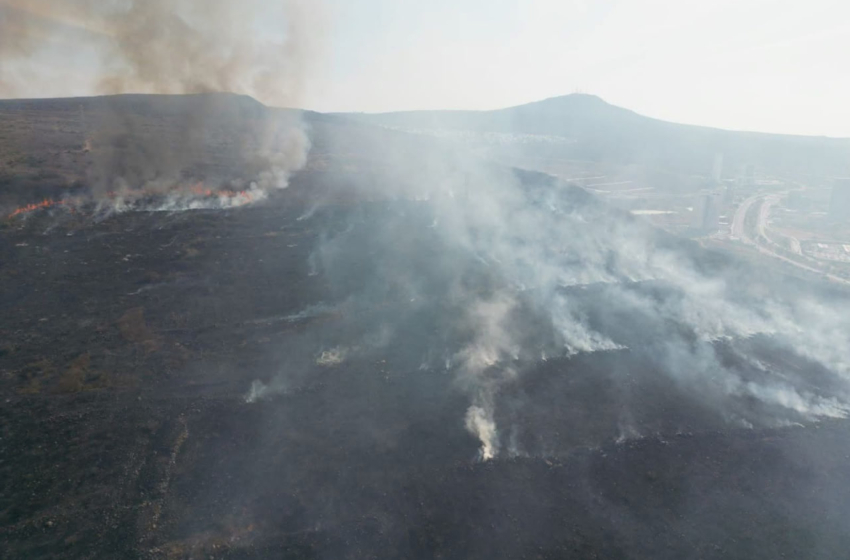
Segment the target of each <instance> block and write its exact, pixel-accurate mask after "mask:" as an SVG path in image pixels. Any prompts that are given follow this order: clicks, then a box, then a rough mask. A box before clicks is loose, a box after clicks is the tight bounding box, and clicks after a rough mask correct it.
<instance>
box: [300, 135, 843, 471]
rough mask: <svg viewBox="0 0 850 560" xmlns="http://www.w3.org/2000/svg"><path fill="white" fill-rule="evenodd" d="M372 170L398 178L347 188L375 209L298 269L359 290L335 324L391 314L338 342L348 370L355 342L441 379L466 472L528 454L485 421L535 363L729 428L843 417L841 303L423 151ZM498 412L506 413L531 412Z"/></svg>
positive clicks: (509, 426)
mask: <svg viewBox="0 0 850 560" xmlns="http://www.w3.org/2000/svg"><path fill="white" fill-rule="evenodd" d="M383 156H384V158H385V160H386V158H390V159H392V161H389V162H387V161H385V162H384V163H385V164H386V165H388V166H391V167H392V168H394V169H398V170H405V172H404V173H400V174H399V175H398V176H397V177H395V178H394V180H392V179H391V180H387V181H383V182H380V183H370V184H369V185H364V186H363V188H364V192H366V193H368V196H369V197H371V198H373V199H377V200H382V201H383V202H380V203H372V204H370V205H369V207H370V208H372V210H370V212H371V213H370V214H369V215H368V216H362V217H354V218H351V219H350V223H348V224H347V226H346V227H344V228H343V227H342V226H337V229H336V231H335V232H329V234H328V236H327V239H326V240H325V242H324V243H323V244H322V246H321V247H319V249H318V250H317V252H316V256H315V257H314V259H315V260H316V261H317V262H319V263H321V266H320V268H321V269H322V270H323V271H324V273H325V274H326V275H327V276H328V277H329V278H330V279H331V281H332V283H338V284H340V285H341V286H350V285H351V278H352V277H363V280H362V282H361V283H359V284H357V285H356V286H354V288H353V290H350V291H346V290H342V289H341V292H344V293H345V294H346V297H347V298H348V300H347V301H348V303H347V305H348V306H350V307H353V308H355V309H356V311H355V312H353V313H352V315H354V316H358V317H366V316H370V315H374V314H375V313H376V311H375V310H376V309H380V308H382V307H386V306H387V305H388V303H387V302H388V301H393V300H395V301H397V302H399V303H398V306H397V307H394V308H393V309H394V311H393V313H392V314H380V316H379V318H376V319H373V320H371V322H365V326H364V324H359V326H358V328H359V329H360V332H362V330H363V329H364V328H365V329H367V331H368V330H369V329H373V331H374V332H370V333H368V334H367V335H365V336H362V335H361V338H360V339H359V340H357V341H356V342H352V340H351V338H350V337H351V336H357V335H356V334H352V332H351V331H348V332H345V333H344V337H346V338H343V340H345V343H346V344H348V345H349V346H357V347H358V348H359V349H360V352H361V353H362V352H365V349H367V348H369V347H370V343H369V342H368V339H369V337H371V338H372V339H373V340H379V341H380V343H379V344H378V345H374V346H372V348H373V349H374V351H375V352H376V353H383V352H386V351H388V350H389V349H392V350H393V351H394V352H401V351H402V350H399V349H405V351H407V352H409V353H411V354H416V353H419V355H424V357H422V358H421V360H420V361H421V365H419V366H416V367H417V370H418V371H427V372H431V374H432V375H436V374H437V373H436V372H439V371H446V370H448V371H450V372H452V373H453V375H454V376H455V379H456V385H457V387H458V388H459V389H460V390H461V391H463V392H464V393H465V394H466V395H467V396H468V398H469V407H468V410H467V412H466V416H465V418H464V419H463V423H464V425H465V427H466V429H467V430H468V431H469V432H470V433H472V434H474V435H475V436H476V437H477V438H478V439H479V440H480V457H481V458H482V459H485V460H486V459H491V458H494V457H497V456H499V454H500V453H503V452H507V453H508V454H512V455H516V454H528V453H535V452H540V450H539V447H538V448H536V449H523V444H522V438H521V437H517V436H516V434H520V435H522V432H523V429H524V426H522V425H514V424H513V423H512V422H515V421H516V422H522V421H523V420H522V419H521V418H522V417H523V415H522V414H513V415H512V414H509V412H511V411H502V410H501V409H500V407H502V406H503V404H501V403H503V402H504V399H503V398H502V393H503V392H504V391H505V389H506V388H509V387H512V386H514V385H515V383H516V382H517V380H521V379H522V378H523V376H526V375H527V374H528V372H530V371H532V370H535V368H539V367H540V365H541V364H543V363H546V362H547V361H549V360H551V359H556V360H558V361H559V363H560V364H562V366H561V369H560V373H559V375H564V376H569V375H571V373H570V368H571V367H572V366H571V364H574V363H585V362H584V361H583V360H586V359H590V358H588V357H589V356H593V355H599V356H604V355H615V354H616V355H618V356H619V358H618V359H616V360H615V361H612V363H616V364H618V366H617V371H612V372H610V374H607V375H611V376H613V377H614V378H615V380H616V383H618V384H622V385H623V386H628V385H629V384H635V383H638V384H640V383H644V382H646V380H645V379H641V378H642V377H645V376H647V375H652V376H656V375H661V376H664V377H665V378H666V380H667V381H666V382H665V383H662V386H663V387H665V389H664V390H665V391H675V392H678V394H680V395H681V397H682V401H683V402H684V401H685V400H687V401H688V402H693V403H698V406H699V407H701V408H704V409H705V410H707V411H710V413H711V415H712V417H713V418H714V419H715V420H716V422H719V423H724V424H726V425H729V426H733V427H753V426H780V425H787V424H791V423H798V422H810V421H817V420H818V419H821V418H835V417H845V416H847V415H848V413H850V386H848V381H850V369H849V368H848V364H850V347H848V344H847V340H848V336H850V303H848V300H847V298H846V297H833V296H834V294H830V293H829V292H828V290H827V291H826V292H823V293H822V292H820V291H818V289H816V288H813V287H812V286H807V287H794V286H790V285H785V283H784V281H783V279H782V278H781V277H779V276H776V277H772V275H770V274H767V275H766V274H760V273H759V272H758V271H756V270H754V269H753V268H751V267H750V266H749V265H748V264H746V263H742V262H738V261H735V260H734V259H731V260H729V261H728V262H725V264H723V265H722V266H721V265H717V264H711V260H712V258H713V257H711V255H710V254H708V253H706V252H705V251H703V250H701V249H699V248H698V247H696V246H695V244H693V243H691V242H688V241H684V240H676V239H674V238H672V237H671V236H667V235H665V234H662V233H661V232H659V231H657V230H655V229H654V228H652V227H651V226H650V225H649V224H647V223H645V222H643V221H641V220H640V219H637V218H634V217H632V216H630V215H628V214H626V213H622V212H619V211H615V210H613V209H611V208H609V207H607V206H606V205H605V204H603V203H601V202H600V201H598V200H596V199H594V198H593V197H592V196H591V195H589V194H587V193H585V192H583V191H581V190H580V189H577V188H575V187H570V186H568V185H565V184H561V183H558V182H556V181H542V182H541V181H540V178H539V177H538V178H536V179H535V178H532V179H531V180H530V181H528V180H525V179H523V178H522V176H518V175H517V174H515V173H513V172H511V171H510V170H506V169H498V168H495V167H493V166H491V165H488V164H485V163H483V162H480V161H477V160H476V159H474V158H471V157H466V156H464V155H462V154H459V153H448V152H445V151H440V150H430V151H429V150H423V151H418V152H415V153H411V154H404V153H403V151H401V150H395V151H393V152H389V151H387V152H384V153H383ZM535 183H536V184H535ZM376 185H383V189H384V190H383V192H377V190H379V189H380V188H381V187H378V186H376ZM346 289H347V288H346ZM379 330H380V333H381V335H380V336H378V335H377V333H378V331H379ZM387 333H389V334H387ZM437 333H439V334H437ZM340 342H341V341H340ZM329 345H332V342H331V343H330V344H329ZM417 359H419V358H417ZM647 364H649V365H648V366H647ZM421 375H427V374H426V373H423V374H421ZM636 379H637V381H636ZM512 398H513V400H512V401H511V407H512V408H513V409H514V410H517V409H521V408H524V409H525V410H526V411H528V412H533V411H534V410H535V408H536V407H537V404H536V403H535V402H533V401H532V400H527V399H524V398H521V397H517V396H514V397H512ZM591 398H593V397H591ZM563 399H564V401H565V406H569V405H567V404H566V403H567V402H569V403H571V406H576V405H581V406H585V407H587V409H588V410H592V409H593V406H594V405H593V403H592V402H587V403H576V402H575V401H574V400H572V397H571V396H570V395H564V397H563ZM624 406H625V405H624ZM628 406H629V407H632V408H633V410H628V409H624V410H623V411H622V413H621V421H620V431H621V433H622V435H623V437H637V436H639V435H646V434H647V432H646V431H645V429H644V427H643V426H641V425H639V423H635V422H634V421H633V420H631V419H632V418H640V417H645V416H646V414H644V412H645V410H646V409H652V407H653V406H655V405H653V404H651V403H646V402H632V403H630V404H628ZM532 415H533V414H532ZM525 416H528V415H525ZM517 418H519V420H517ZM505 422H507V423H505ZM560 429H561V430H563V431H564V432H567V431H570V430H576V431H581V430H585V429H587V427H586V426H580V425H575V426H569V425H565V426H562V427H561V428H560Z"/></svg>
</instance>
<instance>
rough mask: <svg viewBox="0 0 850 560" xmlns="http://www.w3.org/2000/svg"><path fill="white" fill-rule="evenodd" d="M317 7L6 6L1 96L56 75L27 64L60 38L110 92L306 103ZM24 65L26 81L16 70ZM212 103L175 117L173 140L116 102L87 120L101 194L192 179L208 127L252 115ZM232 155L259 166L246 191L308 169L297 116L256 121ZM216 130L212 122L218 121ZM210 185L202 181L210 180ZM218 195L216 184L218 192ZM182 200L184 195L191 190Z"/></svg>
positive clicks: (89, 2)
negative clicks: (88, 55) (84, 53)
mask: <svg viewBox="0 0 850 560" xmlns="http://www.w3.org/2000/svg"><path fill="white" fill-rule="evenodd" d="M323 28H324V26H323V22H322V12H321V9H320V6H319V5H318V4H316V3H308V2H302V1H300V0H282V1H280V2H272V3H268V2H261V1H259V0H249V1H248V2H239V3H236V2H230V1H224V0H220V1H212V2H206V1H200V0H180V1H177V2H171V1H165V0H152V1H126V2H96V1H93V0H71V1H58V0H57V1H52V0H41V1H37V2H20V1H18V0H9V1H4V2H3V3H1V4H0V37H2V39H0V95H14V92H15V90H16V87H15V85H16V80H19V79H27V78H29V77H31V74H33V73H40V74H42V75H49V74H50V73H51V72H52V71H55V69H51V68H38V67H37V66H36V65H35V64H32V65H27V64H26V63H27V61H28V60H36V59H35V58H33V57H35V55H37V54H38V53H39V50H40V49H43V48H46V47H45V46H46V45H47V44H48V41H47V39H48V38H50V39H56V38H57V37H63V38H64V40H65V41H66V42H67V43H68V47H69V48H79V49H81V50H82V49H84V48H88V49H90V50H91V51H92V52H94V53H95V58H96V60H93V61H91V65H92V67H93V69H95V70H96V78H95V81H96V84H95V87H96V89H97V91H99V92H101V93H104V94H122V93H160V94H190V93H207V92H232V93H236V94H243V95H250V96H253V97H254V98H256V99H259V100H260V101H262V102H264V103H268V104H273V105H275V106H296V105H299V104H301V103H303V101H304V99H303V93H304V85H305V83H306V80H307V78H308V70H309V69H310V68H311V67H312V66H313V65H314V64H315V63H316V57H317V54H318V52H319V51H320V45H321V43H322V40H323ZM22 63H23V64H24V65H25V66H26V74H27V75H26V76H20V75H18V74H17V73H16V69H17V68H20V66H21V64H22ZM222 109H227V107H225V106H223V105H221V104H219V103H215V102H206V103H205V102H203V101H201V102H198V103H195V104H193V106H192V107H191V108H190V109H189V110H187V111H184V112H183V113H180V114H175V115H170V120H171V121H172V122H171V123H170V124H172V125H176V129H177V130H178V135H179V138H178V140H177V142H175V144H176V146H177V147H176V149H175V146H174V145H166V144H164V143H163V142H162V139H161V138H156V137H155V136H154V135H151V134H150V130H149V126H148V124H147V123H144V122H143V121H145V119H148V118H149V115H146V114H141V115H140V114H139V111H138V110H136V108H134V107H132V106H131V105H128V104H121V103H116V104H115V105H114V107H113V110H112V111H111V114H109V115H107V116H106V117H105V118H104V117H103V115H100V116H98V118H97V119H89V120H90V122H91V124H92V126H93V127H94V129H93V130H91V131H90V137H88V138H87V142H88V144H89V145H90V147H91V148H92V150H93V152H92V153H93V157H94V159H95V161H94V164H93V169H92V172H91V176H90V181H91V183H93V185H92V186H93V187H94V188H95V189H96V190H98V191H99V192H100V193H101V194H103V193H104V192H106V191H120V192H122V193H124V194H126V193H127V192H129V191H132V190H138V189H146V190H148V191H154V192H167V191H169V190H172V189H173V187H174V185H175V184H178V183H189V182H191V180H192V179H195V180H196V179H199V178H198V177H186V176H185V175H186V172H187V170H188V169H189V168H190V167H191V166H192V164H194V163H196V162H197V160H198V158H199V157H200V156H199V154H200V152H203V151H204V150H205V149H206V146H207V144H208V138H205V137H209V136H210V135H211V134H212V132H211V127H215V126H219V127H221V126H225V127H227V126H234V125H235V121H237V120H240V119H241V120H242V121H244V120H245V115H244V114H230V113H227V112H226V111H225V112H224V113H222ZM253 121H254V123H253V124H248V125H245V124H244V122H243V124H242V126H243V129H242V130H241V131H237V133H239V132H241V134H242V137H239V138H237V141H236V142H235V144H238V146H236V147H235V148H231V149H237V150H239V151H241V152H243V153H242V154H241V155H242V157H243V160H244V161H246V162H250V165H251V166H253V167H254V168H256V169H257V171H256V172H255V173H254V174H253V175H252V176H246V177H244V178H243V179H244V180H243V181H241V182H240V184H234V185H226V187H228V188H237V189H244V188H247V187H248V185H249V183H251V182H253V183H256V184H257V186H258V188H260V189H261V190H265V189H268V188H279V187H285V186H286V185H287V181H288V179H289V175H290V174H291V173H292V171H294V170H296V169H298V168H300V167H301V166H302V165H303V164H304V161H305V158H306V152H307V150H308V149H309V141H308V140H307V137H306V134H305V132H304V130H303V125H302V123H301V122H300V120H299V119H298V118H297V116H294V115H287V116H285V117H282V118H270V117H269V116H267V115H256V114H255V115H254V118H253ZM210 123H213V124H210ZM201 179H202V178H201ZM212 186H213V187H214V188H215V187H216V186H217V185H212ZM183 194H184V195H185V193H183Z"/></svg>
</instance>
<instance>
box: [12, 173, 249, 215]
mask: <svg viewBox="0 0 850 560" xmlns="http://www.w3.org/2000/svg"><path fill="white" fill-rule="evenodd" d="M106 196H107V197H108V198H109V199H110V200H111V201H113V202H115V204H116V205H117V204H118V202H119V201H123V202H125V203H127V204H128V205H129V206H127V208H133V207H136V206H137V204H136V202H137V201H139V200H142V199H143V198H144V197H151V198H152V199H154V200H155V199H158V198H161V197H162V198H163V200H165V198H167V197H172V201H173V200H176V201H177V204H176V205H174V204H171V203H168V204H166V203H163V205H162V208H161V209H165V210H168V209H172V210H180V209H183V210H186V209H193V208H207V207H209V208H232V207H235V206H243V205H246V204H251V203H252V202H257V201H259V200H262V199H263V198H265V192H264V191H261V190H259V189H256V188H251V189H248V190H238V191H237V190H232V189H221V190H213V189H210V188H207V187H206V186H205V185H204V184H203V183H200V182H199V183H196V184H195V185H193V186H189V187H187V186H183V187H182V188H179V187H178V188H174V189H172V190H171V191H167V192H166V193H163V192H161V191H159V192H157V191H153V190H145V189H141V190H138V191H131V192H129V193H118V192H115V191H108V192H107V193H106ZM81 202H83V201H81V200H80V199H53V198H45V199H44V200H42V201H40V202H33V203H32V204H27V205H26V206H21V207H20V208H16V209H15V210H14V211H12V213H10V214H9V216H8V217H9V218H14V217H15V216H20V215H22V214H27V213H29V212H33V211H35V210H39V209H43V208H52V207H57V206H62V207H63V208H65V209H67V210H69V211H71V212H74V210H75V207H78V206H80V204H81ZM175 206H176V207H175ZM116 207H117V206H116ZM150 207H151V205H150V204H147V203H146V204H144V206H143V207H139V208H138V209H145V208H150ZM154 208H157V209H158V208H159V207H156V206H154Z"/></svg>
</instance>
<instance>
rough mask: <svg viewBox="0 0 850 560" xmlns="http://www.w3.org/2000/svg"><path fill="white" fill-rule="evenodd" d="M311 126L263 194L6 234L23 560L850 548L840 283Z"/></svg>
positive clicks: (639, 554) (15, 535)
mask: <svg viewBox="0 0 850 560" xmlns="http://www.w3.org/2000/svg"><path fill="white" fill-rule="evenodd" d="M308 120H309V123H310V125H311V127H312V128H311V130H312V137H311V141H312V144H313V151H312V153H311V156H310V157H311V159H310V161H309V162H308V163H307V166H306V168H305V170H304V171H302V172H301V173H300V174H296V175H295V176H294V178H293V180H292V184H291V185H290V186H289V188H288V189H284V190H279V191H271V192H270V193H269V195H268V197H267V198H266V199H265V200H262V201H259V202H258V203H255V204H249V205H246V206H243V207H239V208H226V209H218V210H211V209H194V210H187V209H175V208H174V207H173V205H172V206H169V207H168V211H156V212H154V211H137V210H132V209H129V210H128V209H126V208H124V209H122V211H119V210H118V209H114V211H112V212H104V209H103V206H102V205H99V206H97V207H95V206H94V205H93V204H88V205H87V204H86V203H81V204H80V205H79V206H77V207H74V208H73V212H72V211H71V209H69V208H67V207H65V206H59V205H57V206H52V207H49V208H44V209H37V210H33V211H30V212H26V213H24V214H20V215H17V216H15V217H13V218H9V219H6V220H4V222H3V223H2V229H0V290H2V294H3V298H2V301H0V306H2V308H0V344H2V346H0V392H2V398H3V407H2V412H0V426H1V427H2V432H0V437H2V439H0V450H2V452H0V488H2V491H0V552H2V557H3V558H169V559H170V558H175V559H177V558H211V557H215V558H647V559H657V558H671V559H672V558H675V559H679V558H770V559H774V558H782V557H786V558H824V559H833V558H841V557H843V556H845V555H846V550H848V546H850V532H849V531H848V522H847V519H848V514H850V511H848V510H850V506H849V505H848V504H850V470H848V469H847V464H848V461H850V428H848V425H847V423H846V420H845V419H844V418H845V417H846V415H847V413H848V410H850V408H848V403H850V396H848V395H850V394H849V393H848V387H847V379H848V364H850V360H848V346H847V333H848V332H850V329H848V321H850V315H848V314H847V313H846V312H845V311H846V310H847V309H848V308H850V307H848V304H850V301H848V296H847V294H846V293H845V292H843V291H842V290H841V289H840V288H837V287H833V286H831V285H829V284H826V283H820V282H817V281H804V280H800V279H793V278H790V277H784V276H782V275H781V273H780V272H779V271H777V270H774V269H771V268H768V267H764V266H761V265H759V264H758V263H744V262H740V261H738V260H735V259H733V258H731V257H728V256H725V255H722V254H719V253H712V252H707V251H704V250H702V249H700V248H699V247H698V246H697V245H695V244H693V243H691V242H688V241H684V240H679V239H676V238H673V237H670V236H667V235H665V234H663V233H661V232H658V231H656V230H653V229H652V228H650V227H649V226H648V225H646V224H644V223H643V222H641V221H640V220H637V219H635V218H632V217H630V216H628V215H624V214H620V213H617V212H616V211H613V210H611V209H610V208H607V207H606V206H605V205H603V204H602V203H600V202H599V201H597V200H596V199H594V198H593V197H591V196H590V195H588V194H587V193H585V192H584V191H582V190H580V189H577V188H574V187H570V186H568V185H562V184H559V183H557V182H554V181H552V180H551V179H549V178H547V177H545V176H541V175H537V174H533V173H527V172H517V171H512V170H506V169H493V168H490V167H487V168H482V167H481V166H480V165H479V164H477V163H470V161H469V160H466V159H464V158H462V157H458V158H452V157H448V156H446V154H445V153H443V152H437V151H433V150H432V151H424V150H420V146H419V145H418V144H415V143H414V141H412V140H408V139H406V137H404V136H403V135H401V134H395V133H389V132H386V131H382V132H380V134H379V133H378V132H376V131H374V130H370V129H361V128H357V127H355V126H351V127H350V130H349V132H347V133H346V134H348V136H344V135H341V134H340V133H339V130H341V129H342V128H344V127H346V126H349V125H346V124H345V123H344V121H341V120H340V121H335V120H333V119H331V118H330V117H322V116H310V117H309V119H308ZM334 127H337V128H336V129H334ZM331 129H334V130H335V131H336V132H334V133H333V134H330V133H328V132H327V131H328V130H331ZM352 130H353V131H355V132H357V134H362V136H357V137H353V136H351V134H352V133H351V131H352ZM323 131H324V132H323ZM364 131H365V132H364ZM320 133H322V134H324V136H322V134H320ZM341 138H347V139H348V140H347V142H345V143H344V144H345V145H344V149H341V148H340V146H341V145H342V144H343V143H342V142H340V141H339V139H341ZM352 138H354V140H353V141H352ZM375 138H378V140H375ZM329 139H337V142H336V143H334V142H332V141H330V140H329ZM367 140H368V141H367ZM406 142H407V144H405V143H406ZM411 146H412V147H411ZM363 153H369V154H371V155H372V158H371V159H369V160H368V161H367V160H365V159H364V158H363V157H362V154H363ZM376 156H377V157H376ZM20 188H24V187H23V186H20ZM152 196H157V195H156V194H154V195H152ZM178 210H179V211H178Z"/></svg>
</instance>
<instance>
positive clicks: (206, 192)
mask: <svg viewBox="0 0 850 560" xmlns="http://www.w3.org/2000/svg"><path fill="white" fill-rule="evenodd" d="M190 190H191V191H192V193H193V194H196V195H198V196H206V197H217V198H230V199H237V200H239V201H240V202H241V203H242V204H247V203H249V202H253V201H254V194H253V193H252V192H251V191H248V190H242V191H234V190H231V189H222V190H220V191H214V190H212V189H208V188H206V187H205V186H204V184H203V183H197V184H196V185H194V186H193V187H191V189H190Z"/></svg>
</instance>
